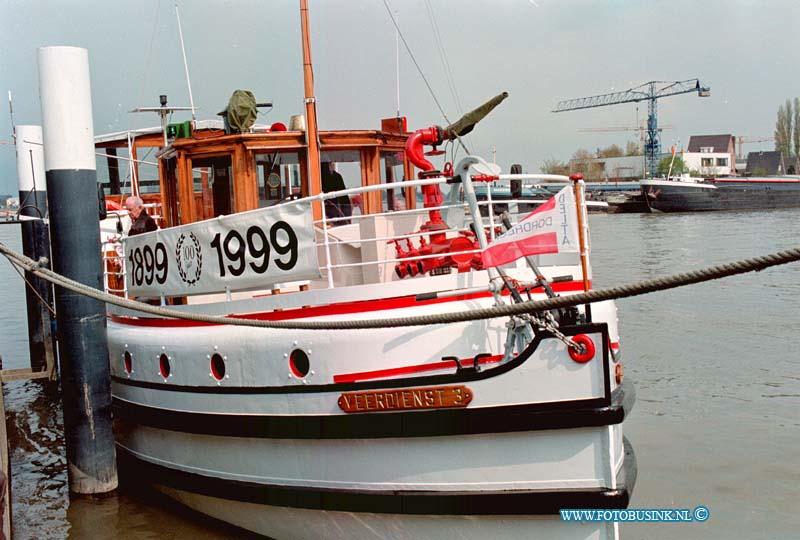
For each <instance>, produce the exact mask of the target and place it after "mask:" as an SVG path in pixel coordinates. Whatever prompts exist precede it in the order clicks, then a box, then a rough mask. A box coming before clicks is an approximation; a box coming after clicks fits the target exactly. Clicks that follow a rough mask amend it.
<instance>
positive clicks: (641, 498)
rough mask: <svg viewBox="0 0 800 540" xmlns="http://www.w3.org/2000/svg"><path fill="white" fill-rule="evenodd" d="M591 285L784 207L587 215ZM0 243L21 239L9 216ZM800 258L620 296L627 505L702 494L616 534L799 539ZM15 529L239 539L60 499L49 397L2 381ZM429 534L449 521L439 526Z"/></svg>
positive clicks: (76, 535)
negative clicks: (695, 512) (698, 511)
mask: <svg viewBox="0 0 800 540" xmlns="http://www.w3.org/2000/svg"><path fill="white" fill-rule="evenodd" d="M590 222H591V228H592V242H593V246H592V248H593V249H592V261H593V268H594V275H595V286H597V287H607V286H612V285H617V284H623V283H630V282H635V281H638V280H642V279H648V278H653V277H657V276H664V275H668V274H672V273H675V272H682V271H688V270H693V269H699V268H703V267H705V266H709V265H713V264H718V263H722V262H727V261H733V260H737V259H742V258H746V257H753V256H757V255H763V254H767V253H772V252H775V251H779V250H782V249H787V248H790V247H797V243H798V238H800V216H799V215H798V211H797V210H781V211H765V212H746V213H728V212H719V213H708V214H673V215H649V214H643V215H639V214H631V215H608V216H606V215H593V216H591V217H590ZM0 242H3V243H4V244H7V245H9V246H10V247H12V248H16V249H19V246H20V241H19V230H18V228H17V227H16V226H11V225H5V226H0ZM798 301H800V264H798V263H795V264H792V265H785V266H781V267H777V268H773V269H769V270H765V271H763V272H759V273H755V274H747V275H744V276H737V277H733V278H727V279H724V280H719V281H715V282H712V283H706V284H700V285H695V286H691V287H686V288H681V289H676V290H672V291H665V292H660V293H655V294H651V295H647V296H641V297H635V298H629V299H624V300H620V301H619V302H618V307H619V317H620V327H621V333H622V340H621V350H622V352H623V361H624V364H625V373H626V377H628V378H630V379H632V380H633V381H634V383H635V385H636V387H637V394H638V399H637V403H636V406H635V408H634V411H633V414H631V416H630V417H629V418H628V419H627V421H626V423H625V432H626V435H627V437H628V438H629V439H630V440H631V442H632V443H633V446H634V448H635V450H636V455H637V458H638V463H639V478H638V481H637V485H636V490H635V492H634V496H633V501H632V503H631V507H633V508H694V507H695V506H698V505H703V506H706V507H708V509H709V511H710V518H709V519H708V521H706V522H704V523H691V524H682V523H681V524H679V523H662V524H656V523H649V524H628V523H625V524H622V525H621V532H622V534H621V536H622V538H623V539H624V540H634V539H635V540H638V539H648V540H651V539H652V540H666V539H670V540H671V539H674V538H682V539H686V540H690V539H706V538H748V539H759V538H763V539H787V540H788V539H796V538H799V537H800V505H798V499H800V347H798V345H797V338H798V330H800V323H798V316H799V315H800V310H798V307H797V304H798ZM23 310H24V295H23V290H22V285H21V280H20V278H19V277H18V276H17V275H16V274H15V273H14V271H13V270H12V269H11V266H10V265H9V264H8V263H7V262H6V261H5V260H2V261H0V328H2V334H0V354H2V355H3V363H4V367H6V368H13V367H24V366H25V365H26V364H27V361H28V357H27V344H26V336H27V332H26V322H25V318H24V311H23ZM5 395H6V411H7V413H6V414H7V420H8V422H9V431H10V440H11V444H12V446H13V448H12V452H13V454H12V468H13V474H14V475H13V486H14V494H13V495H14V497H13V517H14V533H15V539H17V540H27V539H36V540H39V539H63V538H69V539H73V540H89V539H91V540H105V539H116V538H125V539H134V540H139V539H141V540H150V539H153V540H155V539H157V538H158V539H174V540H204V539H212V538H213V539H221V540H227V539H252V538H255V537H254V536H253V535H251V534H249V533H246V532H244V531H240V530H231V528H230V527H228V526H226V525H224V524H220V523H218V522H214V521H211V520H209V519H207V518H204V517H202V516H199V515H198V514H194V513H190V512H188V511H186V510H184V509H183V508H182V507H179V506H177V505H175V504H172V503H171V502H169V501H168V500H165V499H164V498H162V497H159V496H158V495H156V494H154V493H152V492H150V491H148V490H140V489H138V490H132V489H131V488H126V487H123V489H121V490H120V493H119V494H117V495H115V496H112V497H109V498H106V499H103V500H100V501H86V500H72V501H70V499H69V496H68V491H67V485H66V471H65V459H64V458H63V455H64V447H63V437H62V424H61V418H60V410H59V409H60V408H59V406H58V403H59V401H58V396H51V395H48V394H47V392H45V391H44V390H43V387H42V386H41V385H40V384H38V383H35V382H15V383H9V384H7V385H6V389H5ZM442 537H443V538H447V533H446V532H443V535H442Z"/></svg>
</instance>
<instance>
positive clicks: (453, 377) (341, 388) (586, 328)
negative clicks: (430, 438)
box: [111, 323, 610, 396]
mask: <svg viewBox="0 0 800 540" xmlns="http://www.w3.org/2000/svg"><path fill="white" fill-rule="evenodd" d="M561 331H562V332H563V333H564V334H566V335H568V336H574V335H576V334H592V333H601V334H602V335H603V343H604V344H607V343H608V342H609V341H608V325H606V324H605V323H592V324H582V325H577V326H569V327H564V328H561ZM550 337H552V336H551V335H550V334H546V333H544V332H539V333H537V334H536V336H535V337H534V340H533V341H532V342H531V344H530V345H528V347H527V348H526V349H525V350H524V351H522V353H521V354H519V355H518V356H517V357H516V358H514V359H512V360H511V361H509V362H508V363H506V364H504V365H502V366H498V367H496V368H491V369H484V370H483V371H477V372H476V371H475V370H474V369H472V368H467V369H462V370H460V371H456V372H454V373H447V374H442V375H427V376H424V375H423V376H418V377H404V378H399V379H390V380H375V381H365V382H354V383H338V384H309V385H304V384H300V385H293V386H217V385H208V386H188V385H179V384H169V383H162V382H151V381H137V380H133V379H129V378H127V377H120V376H118V375H114V376H112V377H111V380H112V381H113V382H114V383H116V384H119V385H122V386H133V387H137V388H148V389H151V390H168V391H170V392H185V393H193V394H226V395H252V394H306V393H319V392H351V391H357V390H371V389H377V388H382V389H391V388H403V387H413V386H432V385H445V384H464V383H468V382H472V381H481V380H485V379H490V378H492V377H497V376H498V375H503V374H504V373H508V372H509V371H511V370H513V369H515V368H516V367H518V366H520V365H522V364H523V363H524V362H525V361H526V360H527V359H528V358H530V357H531V355H532V354H533V353H534V352H535V351H536V349H537V348H538V347H539V344H540V343H541V342H542V340H544V339H547V338H550ZM598 349H602V352H603V354H602V356H598V358H597V360H599V359H600V358H602V360H603V369H604V371H605V373H604V377H605V381H604V384H605V395H606V396H608V393H609V387H610V381H609V373H608V349H607V346H606V345H603V346H602V347H598Z"/></svg>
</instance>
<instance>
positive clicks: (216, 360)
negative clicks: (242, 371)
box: [211, 353, 225, 381]
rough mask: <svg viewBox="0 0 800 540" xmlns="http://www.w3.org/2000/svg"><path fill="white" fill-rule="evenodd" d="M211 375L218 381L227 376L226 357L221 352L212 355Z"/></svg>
mask: <svg viewBox="0 0 800 540" xmlns="http://www.w3.org/2000/svg"><path fill="white" fill-rule="evenodd" d="M211 376H212V377H214V378H215V379H216V380H218V381H221V380H222V379H224V378H225V359H224V358H223V357H222V355H220V354H219V353H214V355H213V356H212V357H211Z"/></svg>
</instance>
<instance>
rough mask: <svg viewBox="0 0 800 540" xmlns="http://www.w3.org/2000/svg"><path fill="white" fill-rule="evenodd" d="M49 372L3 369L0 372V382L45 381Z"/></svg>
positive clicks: (29, 369) (28, 369) (27, 369)
mask: <svg viewBox="0 0 800 540" xmlns="http://www.w3.org/2000/svg"><path fill="white" fill-rule="evenodd" d="M50 373H51V372H50V371H48V370H44V371H33V370H31V368H20V369H4V370H2V371H0V382H4V383H5V382H10V381H30V380H32V379H47V378H49V377H50Z"/></svg>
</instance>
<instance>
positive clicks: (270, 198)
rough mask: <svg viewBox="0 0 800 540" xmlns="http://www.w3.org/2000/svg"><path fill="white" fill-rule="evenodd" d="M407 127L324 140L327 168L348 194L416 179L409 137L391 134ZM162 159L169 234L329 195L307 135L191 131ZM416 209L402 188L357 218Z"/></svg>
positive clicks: (362, 207) (375, 198) (372, 201)
mask: <svg viewBox="0 0 800 540" xmlns="http://www.w3.org/2000/svg"><path fill="white" fill-rule="evenodd" d="M404 123H405V122H404V119H390V120H389V121H384V122H383V126H382V127H383V129H382V130H374V131H368V130H363V131H322V132H319V142H320V162H321V163H323V164H324V163H326V162H328V163H331V164H332V165H333V167H334V168H335V169H336V170H337V172H339V174H341V175H342V177H343V180H344V183H345V186H346V187H347V188H354V187H361V186H370V185H376V184H381V183H391V182H402V181H403V180H404V179H413V178H414V168H413V165H412V164H411V163H410V161H409V160H408V158H407V156H406V154H405V143H406V140H407V138H408V133H407V132H404V131H401V130H399V129H396V130H392V129H391V127H392V126H393V125H394V126H403V127H404ZM158 157H159V160H158V164H159V165H158V175H159V184H160V193H161V203H162V215H163V219H164V226H165V227H173V226H176V225H185V224H189V223H194V222H196V221H201V220H205V219H211V218H214V217H218V216H221V215H230V214H234V213H239V212H245V211H248V210H255V209H258V208H263V207H266V206H272V205H274V204H277V203H279V202H281V201H283V200H286V199H291V198H299V197H307V196H311V195H316V194H318V193H320V192H321V191H322V188H323V186H322V183H321V182H320V181H319V180H316V181H314V179H313V176H314V175H312V174H309V167H308V145H307V144H306V133H305V132H303V131H276V130H268V131H261V132H258V131H256V132H253V133H242V134H226V133H225V131H224V130H222V129H216V130H215V129H206V130H192V132H191V133H190V134H189V136H187V137H182V138H176V139H174V140H173V141H172V143H171V144H170V145H169V146H167V147H166V148H164V149H163V150H162V151H161V152H160V153H159V155H158ZM387 194H388V195H387ZM415 207H416V194H415V189H414V188H401V187H400V186H398V189H397V190H389V191H386V192H378V191H375V192H369V193H365V194H364V196H363V197H362V198H357V197H354V198H353V199H352V212H353V213H355V214H358V213H360V214H376V213H381V212H387V211H393V210H400V209H412V208H415ZM321 215H322V207H321V205H319V204H316V205H315V206H314V219H315V220H318V219H320V218H321Z"/></svg>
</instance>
